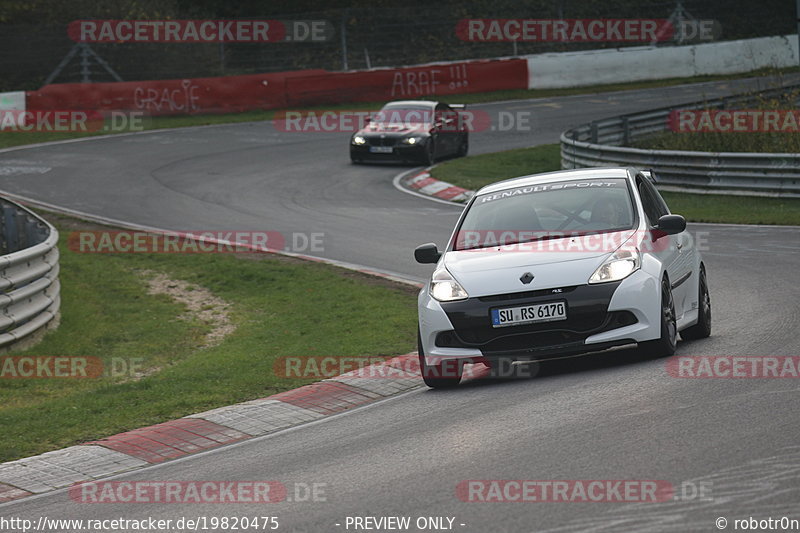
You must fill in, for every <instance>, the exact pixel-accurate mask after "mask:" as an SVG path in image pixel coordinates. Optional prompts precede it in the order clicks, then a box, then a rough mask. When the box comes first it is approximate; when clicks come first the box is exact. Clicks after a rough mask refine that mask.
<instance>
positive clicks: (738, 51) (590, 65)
mask: <svg viewBox="0 0 800 533" xmlns="http://www.w3.org/2000/svg"><path fill="white" fill-rule="evenodd" d="M526 59H527V61H528V88H529V89H559V88H566V87H581V86H587V85H600V84H606V83H625V82H631V81H641V80H656V79H664V78H682V77H688V76H698V75H706V74H733V73H737V72H749V71H751V70H756V69H759V68H763V67H788V66H796V65H798V64H800V60H798V46H797V35H783V36H777V37H760V38H757V39H744V40H739V41H724V42H719V43H706V44H696V45H689V46H671V47H651V46H641V47H632V48H620V49H609V50H587V51H584V52H564V53H554V54H536V55H530V56H526Z"/></svg>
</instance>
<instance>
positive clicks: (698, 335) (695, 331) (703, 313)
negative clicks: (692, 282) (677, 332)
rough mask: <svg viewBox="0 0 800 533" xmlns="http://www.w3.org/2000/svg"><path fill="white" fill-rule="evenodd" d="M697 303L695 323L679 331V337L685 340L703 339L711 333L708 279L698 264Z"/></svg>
mask: <svg viewBox="0 0 800 533" xmlns="http://www.w3.org/2000/svg"><path fill="white" fill-rule="evenodd" d="M699 285H700V288H699V292H700V295H699V300H698V302H699V305H700V308H699V309H698V310H697V324H695V325H694V326H691V327H688V328H686V329H685V330H683V331H681V338H683V339H686V340H696V339H705V338H706V337H708V336H710V335H711V296H710V295H709V293H708V280H707V279H706V269H705V267H704V266H703V265H700V284H699Z"/></svg>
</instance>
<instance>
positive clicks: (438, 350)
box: [419, 270, 660, 364]
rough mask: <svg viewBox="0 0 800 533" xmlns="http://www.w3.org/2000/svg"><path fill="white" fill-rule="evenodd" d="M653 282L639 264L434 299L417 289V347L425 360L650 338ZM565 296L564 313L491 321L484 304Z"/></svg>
mask: <svg viewBox="0 0 800 533" xmlns="http://www.w3.org/2000/svg"><path fill="white" fill-rule="evenodd" d="M658 287H659V285H658V284H657V283H655V281H654V278H653V277H652V276H651V275H649V274H647V273H645V272H643V271H641V270H639V271H637V272H635V273H633V274H632V275H631V276H629V277H628V278H626V279H624V280H622V281H620V282H612V283H602V284H597V285H588V284H585V285H578V286H573V287H557V288H555V289H560V290H561V292H553V289H545V290H538V291H528V292H520V293H514V294H507V295H497V296H485V297H472V298H468V299H466V300H462V301H458V302H438V301H437V300H435V299H433V298H432V297H430V295H429V294H428V291H427V288H426V289H423V290H422V291H421V292H420V298H419V318H420V321H419V322H420V334H421V340H422V344H423V351H424V353H425V355H426V357H428V358H429V363H430V364H433V363H435V362H438V361H441V360H446V359H466V360H472V361H473V362H475V361H481V362H489V363H491V362H492V361H493V360H495V359H511V360H532V361H535V360H541V359H549V358H553V357H563V356H569V355H575V354H579V353H586V352H590V351H597V350H602V349H605V348H609V347H611V346H619V345H624V344H631V343H635V342H642V341H645V340H651V339H654V338H657V337H658V336H659V335H660V329H659V324H660V323H659V321H658V317H659V301H658V299H659V296H658V295H659V293H658ZM556 301H564V302H565V303H566V307H567V319H566V320H560V321H554V322H540V323H534V324H526V325H515V326H507V327H501V328H494V327H492V322H491V315H490V313H491V310H492V309H495V308H506V307H517V306H523V305H529V304H540V303H547V302H556Z"/></svg>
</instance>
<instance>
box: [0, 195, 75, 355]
mask: <svg viewBox="0 0 800 533" xmlns="http://www.w3.org/2000/svg"><path fill="white" fill-rule="evenodd" d="M0 229H1V230H2V231H0V253H2V254H3V255H2V256H0V350H5V349H8V348H9V347H12V346H14V347H20V346H21V345H22V344H24V343H25V342H27V341H29V340H35V339H36V338H37V337H36V334H37V333H38V332H40V331H43V330H44V328H45V327H47V326H52V325H53V324H56V323H57V321H58V317H59V306H60V303H61V299H60V296H59V292H60V291H59V289H60V285H59V282H58V272H59V264H58V247H57V246H56V245H57V243H58V231H56V229H55V228H54V227H53V226H51V225H50V224H49V223H48V222H47V221H45V220H44V219H42V218H40V217H39V216H37V215H36V214H34V213H33V212H31V211H29V210H27V209H25V208H24V207H22V206H21V205H18V204H16V203H14V202H11V201H10V200H6V199H5V198H0Z"/></svg>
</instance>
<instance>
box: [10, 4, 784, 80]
mask: <svg viewBox="0 0 800 533" xmlns="http://www.w3.org/2000/svg"><path fill="white" fill-rule="evenodd" d="M217 3H219V2H205V3H191V2H189V3H185V2H184V3H181V2H177V1H176V0H162V1H158V2H156V1H151V2H137V3H136V4H137V5H136V6H131V5H128V4H127V3H124V2H123V3H119V5H114V4H113V3H109V4H107V5H105V6H103V9H101V7H100V6H94V8H93V10H92V15H91V18H100V19H126V18H135V19H147V18H161V19H163V18H169V19H181V18H183V19H198V18H207V17H208V18H226V19H230V18H269V19H275V20H323V21H326V23H328V24H329V25H330V28H331V29H332V32H331V38H329V39H327V40H325V41H324V42H296V41H288V42H277V43H260V44H259V43H224V44H219V43H218V44H213V43H207V44H186V43H177V44H158V43H135V44H134V43H97V44H92V45H91V48H92V50H93V51H94V52H96V53H97V54H98V56H100V57H101V58H102V59H103V60H105V62H107V64H108V65H109V66H110V67H111V68H112V69H113V71H114V72H116V73H118V74H119V76H120V77H121V78H122V79H123V80H125V81H136V80H162V79H172V78H200V77H212V76H230V75H242V74H257V73H258V74H260V73H267V72H278V71H287V70H300V69H326V70H352V69H364V68H373V67H397V66H404V65H415V64H423V63H429V62H436V61H461V60H467V59H487V58H494V57H507V56H515V57H521V56H525V55H529V54H542V53H549V52H566V51H581V50H589V49H597V48H608V49H614V48H618V47H620V46H627V45H631V46H637V45H641V44H648V43H622V42H600V43H598V42H583V43H580V42H556V41H551V42H544V41H523V40H520V41H511V42H508V41H507V42H469V41H465V40H463V39H461V38H459V36H458V35H457V31H456V28H457V25H458V23H459V21H460V20H462V19H472V18H500V19H503V18H509V19H520V18H530V19H591V18H609V19H617V18H655V19H667V18H669V17H670V16H671V15H672V14H673V13H675V10H676V7H677V6H678V5H679V4H680V5H682V9H684V10H686V11H687V12H688V13H690V14H691V15H692V16H693V17H695V18H697V19H703V20H715V21H717V22H718V23H719V26H720V27H721V31H722V33H721V35H720V36H719V37H720V38H721V39H724V40H731V39H747V38H753V37H762V36H770V35H785V34H788V33H792V32H794V31H795V30H796V24H795V19H796V13H795V6H794V2H786V1H785V0H762V1H761V2H750V1H749V0H735V1H731V2H728V3H727V4H726V6H725V7H724V8H723V7H721V6H720V5H719V3H714V2H707V1H704V0H683V1H682V2H677V1H675V0H620V1H617V2H614V3H613V5H610V4H611V3H608V2H570V1H568V0H528V1H527V2H519V1H517V0H493V1H491V2H486V1H483V0H466V1H462V2H442V3H438V4H437V5H435V6H432V5H410V6H407V7H384V6H374V7H342V8H339V9H326V10H316V11H310V10H305V11H302V12H294V13H292V12H286V5H287V2H281V3H278V2H275V3H274V7H273V3H271V2H263V3H260V5H258V6H256V4H258V3H252V2H251V3H245V4H247V6H242V7H239V6H236V5H234V4H235V3H234V4H230V5H228V6H226V8H225V14H224V15H220V12H219V10H217V11H214V9H216V8H215V7H213V6H214V4H217ZM12 4H13V3H12ZM39 4H41V5H42V6H47V5H51V9H46V10H43V12H40V13H37V12H36V11H35V9H32V8H30V6H28V4H27V3H24V2H23V3H19V9H20V10H21V11H22V12H23V13H22V14H18V15H17V16H10V15H9V16H6V17H5V18H4V17H3V15H4V14H6V13H4V10H3V9H2V8H0V65H2V66H3V69H2V74H3V75H2V76H0V91H12V90H32V89H36V88H38V87H40V86H41V85H43V84H44V81H45V80H47V79H48V77H49V76H50V74H52V73H53V72H54V71H55V70H56V67H57V66H59V64H60V62H61V61H62V60H63V59H64V58H65V57H66V56H67V55H68V54H69V52H70V51H71V50H72V49H73V47H74V45H75V42H74V41H72V40H71V39H70V38H69V37H68V35H67V25H68V23H69V22H70V21H72V20H78V19H81V18H86V17H87V14H86V13H81V12H80V9H79V8H78V6H77V5H76V6H73V5H71V3H69V2H56V1H55V0H43V1H42V2H40V3H39ZM299 4H305V5H307V6H308V5H314V4H313V3H309V2H305V3H298V5H299ZM343 4H344V5H346V4H347V2H344V3H343ZM352 4H353V5H356V2H352ZM728 4H729V5H728ZM148 5H150V6H151V11H153V12H154V13H158V15H151V14H150V13H149V12H148V10H147V9H146V7H147V6H148ZM340 5H341V4H340ZM142 6H144V7H142ZM153 6H155V7H153ZM204 6H207V7H204ZM281 6H283V7H281ZM15 7H16V6H15V5H9V6H8V8H7V10H8V12H10V13H12V15H13V10H14V9H15ZM137 9H142V10H143V11H141V12H140V11H137ZM280 9H283V11H276V10H280ZM297 9H298V10H302V7H298V8H297ZM674 44H676V43H674V42H665V43H661V44H660V45H659V47H669V46H672V45H674ZM52 81H53V82H54V83H75V82H84V81H91V82H104V81H114V76H113V75H111V74H110V73H109V71H108V70H107V69H106V68H104V67H103V65H102V64H101V63H99V62H97V61H95V60H94V59H93V58H92V57H90V56H89V55H87V54H82V53H81V54H76V55H75V56H74V57H73V58H72V60H71V61H70V62H69V63H68V64H67V65H64V68H63V70H61V71H60V73H59V76H58V77H57V78H56V79H54V80H52Z"/></svg>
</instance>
